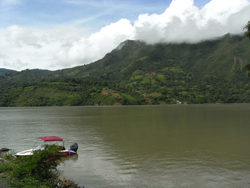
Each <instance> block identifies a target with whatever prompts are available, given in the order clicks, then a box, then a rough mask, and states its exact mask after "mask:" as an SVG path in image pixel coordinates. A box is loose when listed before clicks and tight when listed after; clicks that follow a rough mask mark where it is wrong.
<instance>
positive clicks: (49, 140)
mask: <svg viewBox="0 0 250 188" xmlns="http://www.w3.org/2000/svg"><path fill="white" fill-rule="evenodd" d="M38 140H40V141H43V144H41V145H38V146H37V147H35V148H34V149H29V150H25V151H21V152H18V153H16V156H17V157H20V156H30V155H33V151H36V150H42V149H44V146H43V145H44V144H56V145H59V146H61V147H62V150H61V151H60V152H59V153H64V154H66V155H75V154H76V153H77V149H78V144H77V143H73V144H71V145H70V149H69V150H68V149H65V147H64V141H63V139H62V138H61V137H59V136H45V137H40V138H38ZM36 143H37V142H36ZM35 145H36V144H35Z"/></svg>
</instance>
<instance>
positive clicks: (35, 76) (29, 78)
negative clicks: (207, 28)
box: [0, 34, 250, 106]
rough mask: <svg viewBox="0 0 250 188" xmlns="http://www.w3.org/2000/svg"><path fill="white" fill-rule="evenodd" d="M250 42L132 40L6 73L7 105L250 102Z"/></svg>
mask: <svg viewBox="0 0 250 188" xmlns="http://www.w3.org/2000/svg"><path fill="white" fill-rule="evenodd" d="M249 51H250V44H249V41H248V40H247V39H246V38H244V37H243V36H239V35H230V34H227V35H225V36H223V37H221V38H218V39H216V40H210V41H202V42H200V43H195V44H188V43H180V44H170V43H169V44H165V43H158V44H155V45H147V44H146V43H144V42H141V41H132V40H128V41H125V42H123V43H121V44H120V45H118V47H117V48H116V49H114V50H112V51H111V52H110V53H107V54H106V55H105V56H104V57H103V58H102V59H100V60H98V61H96V62H93V63H91V64H88V65H82V66H78V67H73V68H68V69H62V70H57V71H48V70H39V69H34V70H24V71H21V72H14V73H8V74H6V75H1V81H0V86H1V87H2V88H4V89H3V90H4V91H2V93H0V96H1V98H2V100H1V101H2V102H1V101H0V105H1V106H51V105H114V104H121V105H126V104H169V103H176V102H177V101H182V102H187V103H218V102H219V103H233V102H250V97H249V93H250V88H249V79H248V77H247V76H246V74H245V70H244V65H245V64H246V63H248V62H249V61H250V55H249Z"/></svg>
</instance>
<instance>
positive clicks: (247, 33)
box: [243, 21, 250, 39]
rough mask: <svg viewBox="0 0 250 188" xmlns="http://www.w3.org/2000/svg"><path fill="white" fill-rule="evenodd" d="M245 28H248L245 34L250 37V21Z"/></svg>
mask: <svg viewBox="0 0 250 188" xmlns="http://www.w3.org/2000/svg"><path fill="white" fill-rule="evenodd" d="M243 30H247V31H246V32H245V36H246V37H248V38H249V39H250V21H248V23H247V25H245V27H244V28H243Z"/></svg>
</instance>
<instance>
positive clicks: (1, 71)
mask: <svg viewBox="0 0 250 188" xmlns="http://www.w3.org/2000/svg"><path fill="white" fill-rule="evenodd" d="M10 72H16V71H15V70H10V69H3V68H0V74H5V73H10Z"/></svg>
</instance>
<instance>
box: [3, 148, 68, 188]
mask: <svg viewBox="0 0 250 188" xmlns="http://www.w3.org/2000/svg"><path fill="white" fill-rule="evenodd" d="M59 151H60V147H59V146H56V145H45V148H44V149H43V150H36V151H34V152H33V155H32V156H25V157H18V158H15V157H13V155H12V153H8V154H4V155H3V158H5V159H6V160H8V162H7V163H2V164H0V173H5V174H4V175H5V176H6V178H7V179H8V183H9V184H11V185H12V187H15V188H19V187H20V188H33V187H41V188H49V187H56V181H55V180H56V178H57V177H58V173H56V167H57V165H58V164H59V162H60V160H61V158H62V157H63V156H64V155H58V152H59ZM51 156H53V157H51Z"/></svg>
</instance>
